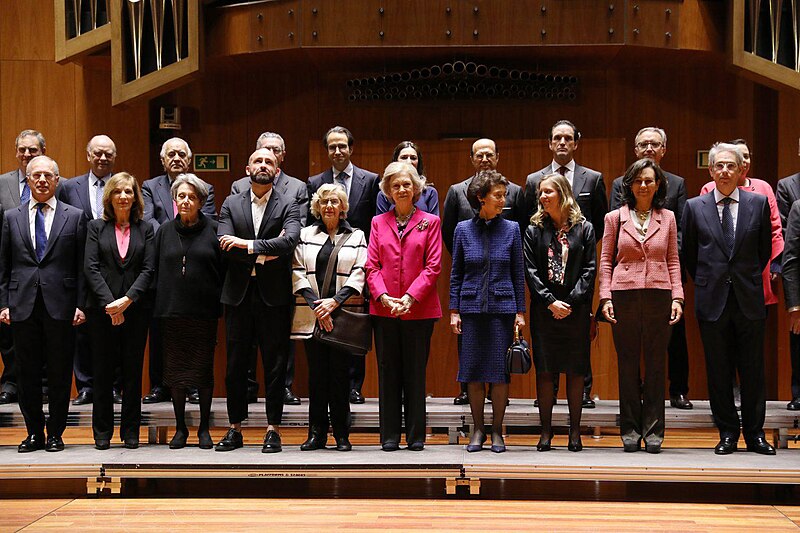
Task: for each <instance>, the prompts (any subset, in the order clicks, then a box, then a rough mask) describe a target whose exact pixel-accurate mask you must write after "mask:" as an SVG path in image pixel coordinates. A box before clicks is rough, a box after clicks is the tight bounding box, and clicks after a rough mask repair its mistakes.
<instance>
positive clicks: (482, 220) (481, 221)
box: [472, 215, 501, 228]
mask: <svg viewBox="0 0 800 533" xmlns="http://www.w3.org/2000/svg"><path fill="white" fill-rule="evenodd" d="M498 218H501V215H497V216H496V217H494V218H492V219H490V220H486V219H485V218H481V216H480V215H475V216H474V217H472V222H473V223H474V224H475V225H476V226H478V227H481V226H485V227H487V228H490V227H492V226H493V225H495V224H496V223H497V219H498Z"/></svg>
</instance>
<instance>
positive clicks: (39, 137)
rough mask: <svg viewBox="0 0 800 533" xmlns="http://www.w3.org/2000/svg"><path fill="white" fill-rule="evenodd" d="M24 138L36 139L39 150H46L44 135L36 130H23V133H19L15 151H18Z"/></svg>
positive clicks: (15, 141) (15, 140)
mask: <svg viewBox="0 0 800 533" xmlns="http://www.w3.org/2000/svg"><path fill="white" fill-rule="evenodd" d="M23 137H36V140H37V141H39V148H41V149H42V150H45V149H46V146H45V142H44V135H42V134H41V133H39V132H38V131H36V130H22V131H21V132H19V135H17V138H16V139H14V150H16V149H17V146H19V142H20V141H21V140H22V138H23Z"/></svg>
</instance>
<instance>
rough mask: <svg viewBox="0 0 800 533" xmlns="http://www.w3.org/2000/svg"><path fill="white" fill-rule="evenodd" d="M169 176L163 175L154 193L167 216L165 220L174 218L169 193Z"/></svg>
mask: <svg viewBox="0 0 800 533" xmlns="http://www.w3.org/2000/svg"><path fill="white" fill-rule="evenodd" d="M169 188H170V184H169V176H167V175H166V174H164V179H163V180H159V182H158V187H156V193H157V194H158V196H159V197H160V198H161V205H163V206H164V211H165V212H166V214H167V220H173V219H174V218H175V211H174V210H173V207H172V195H170V193H169Z"/></svg>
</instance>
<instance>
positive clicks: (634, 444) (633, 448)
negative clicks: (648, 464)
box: [622, 440, 642, 453]
mask: <svg viewBox="0 0 800 533" xmlns="http://www.w3.org/2000/svg"><path fill="white" fill-rule="evenodd" d="M622 449H623V451H626V452H628V453H632V452H638V451H639V450H641V449H642V441H640V440H637V441H627V442H625V441H623V442H622Z"/></svg>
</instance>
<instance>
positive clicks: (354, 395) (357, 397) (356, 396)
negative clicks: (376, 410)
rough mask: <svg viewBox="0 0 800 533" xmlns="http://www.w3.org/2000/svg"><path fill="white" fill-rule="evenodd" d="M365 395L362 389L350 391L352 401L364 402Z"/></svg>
mask: <svg viewBox="0 0 800 533" xmlns="http://www.w3.org/2000/svg"><path fill="white" fill-rule="evenodd" d="M364 402H365V400H364V396H363V395H362V394H361V391H360V390H357V389H353V390H351V391H350V403H364Z"/></svg>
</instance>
